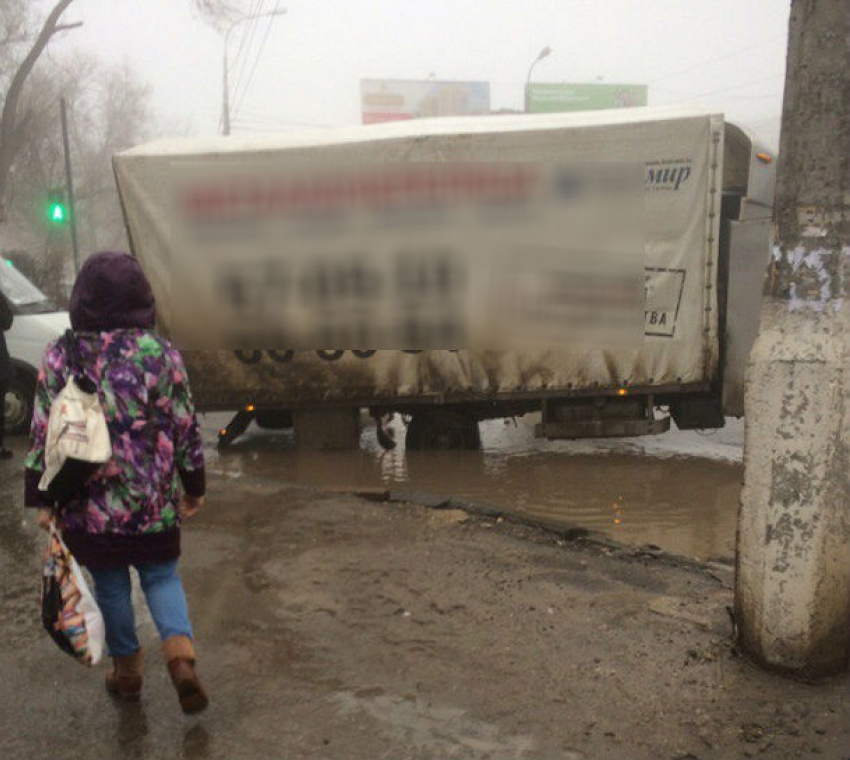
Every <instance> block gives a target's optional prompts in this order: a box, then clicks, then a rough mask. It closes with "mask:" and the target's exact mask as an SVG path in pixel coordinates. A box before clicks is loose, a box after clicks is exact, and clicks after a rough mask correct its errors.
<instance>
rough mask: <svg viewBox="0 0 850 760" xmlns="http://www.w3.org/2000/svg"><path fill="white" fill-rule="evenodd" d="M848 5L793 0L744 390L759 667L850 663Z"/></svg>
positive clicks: (750, 649)
mask: <svg viewBox="0 0 850 760" xmlns="http://www.w3.org/2000/svg"><path fill="white" fill-rule="evenodd" d="M848 39H850V3H848V2H847V0H794V2H793V3H792V7H791V18H790V24H789V42H788V70H787V74H786V77H787V78H786V82H785V102H784V106H783V117H782V136H781V141H780V148H779V178H778V185H777V196H776V209H775V214H774V218H775V221H776V229H775V236H774V239H775V244H774V248H773V260H772V263H771V265H770V267H769V270H768V278H767V283H766V294H765V298H764V301H763V304H762V322H761V328H760V333H759V337H758V338H757V340H756V342H755V345H754V347H753V350H752V353H751V355H750V362H749V366H748V373H747V384H746V392H745V415H746V437H745V445H744V463H745V475H744V489H743V492H742V497H741V511H740V516H739V521H738V555H737V577H736V587H735V610H736V623H737V627H738V639H739V643H740V645H741V647H742V648H743V649H744V650H745V651H746V652H747V653H748V654H750V655H751V656H752V657H753V658H754V659H755V660H756V661H758V662H760V663H761V664H763V665H765V666H768V667H771V668H776V669H779V670H783V671H786V672H789V673H793V674H795V675H801V676H808V677H819V676H825V675H830V674H835V673H838V672H841V671H842V670H845V669H846V668H847V666H848V662H850V170H849V167H850V98H849V97H848V92H850V47H848V44H847V40H848Z"/></svg>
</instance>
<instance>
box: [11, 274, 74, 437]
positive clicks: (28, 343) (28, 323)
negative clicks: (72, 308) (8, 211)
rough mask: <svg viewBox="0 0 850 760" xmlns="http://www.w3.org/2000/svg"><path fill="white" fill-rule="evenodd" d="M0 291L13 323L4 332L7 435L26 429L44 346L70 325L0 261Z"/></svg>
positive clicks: (49, 303)
mask: <svg viewBox="0 0 850 760" xmlns="http://www.w3.org/2000/svg"><path fill="white" fill-rule="evenodd" d="M0 290H2V291H3V293H4V295H5V296H6V298H8V299H9V302H10V303H11V304H12V310H13V312H14V315H15V321H14V322H13V323H12V329H11V330H9V331H8V332H7V333H6V344H7V345H8V347H9V356H11V358H12V373H11V377H10V378H9V385H8V387H7V389H6V398H5V401H4V403H5V405H6V432H7V433H11V434H13V435H15V434H21V433H26V432H27V431H28V430H29V425H30V418H31V417H32V408H33V400H34V397H35V381H36V378H37V376H38V368H39V365H40V364H41V357H42V354H44V349H45V348H46V347H47V344H48V343H49V342H50V341H51V340H53V339H54V338H57V337H58V336H60V335H61V334H62V333H63V332H65V330H67V329H68V328H69V327H70V326H71V322H70V319H69V317H68V312H67V311H59V310H58V309H57V308H56V306H54V304H53V303H51V301H50V300H49V299H48V298H47V296H45V295H44V293H42V292H41V291H40V290H39V289H38V288H37V287H36V286H35V285H33V284H32V283H31V282H30V281H29V280H28V279H27V278H26V277H24V275H22V274H21V273H20V272H19V271H18V270H17V269H16V268H15V267H14V265H13V264H12V262H11V261H9V260H7V259H3V258H0Z"/></svg>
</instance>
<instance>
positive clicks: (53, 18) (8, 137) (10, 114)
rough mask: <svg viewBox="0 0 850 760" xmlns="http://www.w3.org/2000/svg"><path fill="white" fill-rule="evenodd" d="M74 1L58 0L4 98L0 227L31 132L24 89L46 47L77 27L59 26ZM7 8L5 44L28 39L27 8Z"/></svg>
mask: <svg viewBox="0 0 850 760" xmlns="http://www.w3.org/2000/svg"><path fill="white" fill-rule="evenodd" d="M72 2H73V0H58V2H57V3H56V4H55V5H54V6H53V9H52V10H51V11H50V13H48V14H47V17H46V18H45V19H44V21H43V22H42V24H41V27H40V29H39V31H38V33H37V34H36V35H35V38H34V40H33V41H32V43H31V44H30V45H29V48H28V50H27V52H26V54H25V55H24V56H23V58H22V59H21V61H20V62H19V63H17V65H16V66H15V67H14V69H13V73H12V74H11V79H10V80H9V84H8V87H7V88H6V93H5V97H4V98H3V110H2V113H0V224H2V223H3V222H5V221H6V218H7V209H6V199H7V195H8V190H9V173H10V171H11V169H12V165H13V164H14V162H15V158H16V156H17V154H18V153H19V151H20V150H21V145H22V143H23V139H24V135H25V133H26V132H27V130H28V129H29V126H30V119H31V114H30V113H29V112H24V114H23V116H19V114H18V111H19V105H20V102H21V98H22V96H23V93H24V86H25V85H26V83H27V79H28V78H29V77H30V75H31V74H32V71H33V69H34V68H35V65H36V63H37V62H38V60H39V58H40V57H41V55H42V53H43V52H44V50H45V49H46V48H47V45H48V43H49V42H50V40H51V38H52V37H53V36H54V35H55V34H57V33H58V32H61V31H63V30H65V29H71V28H73V27H75V26H78V24H60V23H59V19H60V17H61V16H62V14H63V13H64V12H65V10H66V9H67V8H68V6H69V5H70V4H71V3H72ZM7 5H8V6H9V7H8V8H4V14H3V15H4V22H3V27H4V29H3V34H4V37H3V39H4V40H5V43H6V45H11V44H13V43H17V42H23V41H24V40H25V39H26V38H27V35H26V29H25V23H26V19H27V15H26V10H25V9H26V6H25V5H23V4H21V3H20V2H18V1H17V0H13V1H12V2H10V3H7Z"/></svg>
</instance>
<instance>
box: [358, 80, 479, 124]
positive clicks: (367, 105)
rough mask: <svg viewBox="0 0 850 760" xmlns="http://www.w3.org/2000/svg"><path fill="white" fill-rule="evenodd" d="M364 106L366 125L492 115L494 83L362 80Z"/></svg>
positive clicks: (362, 109)
mask: <svg viewBox="0 0 850 760" xmlns="http://www.w3.org/2000/svg"><path fill="white" fill-rule="evenodd" d="M360 104H361V112H362V115H363V123H364V124H378V123H380V122H384V121H406V120H408V119H421V118H425V117H429V116H471V115H476V114H487V113H490V83H489V82H445V81H435V80H432V79H427V80H422V79H362V80H361V81H360Z"/></svg>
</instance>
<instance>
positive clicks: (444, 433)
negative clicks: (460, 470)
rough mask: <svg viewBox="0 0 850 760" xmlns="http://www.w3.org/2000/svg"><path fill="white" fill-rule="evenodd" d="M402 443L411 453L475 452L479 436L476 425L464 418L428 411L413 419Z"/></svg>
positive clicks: (474, 422) (418, 413)
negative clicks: (437, 451) (448, 450)
mask: <svg viewBox="0 0 850 760" xmlns="http://www.w3.org/2000/svg"><path fill="white" fill-rule="evenodd" d="M404 442H405V446H406V447H407V448H408V449H410V450H412V451H422V450H435V449H437V450H442V449H478V448H480V447H481V433H480V432H479V430H478V421H477V420H476V419H475V418H474V417H471V416H470V415H468V414H463V413H461V412H454V411H448V410H445V409H440V410H436V409H428V410H423V411H421V412H416V413H415V414H414V415H413V419H411V421H410V425H408V427H407V434H406V436H405V439H404Z"/></svg>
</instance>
